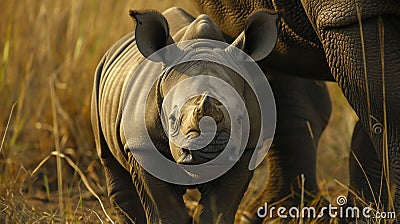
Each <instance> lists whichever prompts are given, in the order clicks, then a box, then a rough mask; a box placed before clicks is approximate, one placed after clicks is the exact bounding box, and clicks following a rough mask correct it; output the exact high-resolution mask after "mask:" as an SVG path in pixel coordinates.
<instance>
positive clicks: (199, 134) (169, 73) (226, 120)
mask: <svg viewBox="0 0 400 224" xmlns="http://www.w3.org/2000/svg"><path fill="white" fill-rule="evenodd" d="M130 15H131V17H132V18H133V19H134V21H135V22H136V29H135V36H136V44H137V48H138V50H139V51H140V53H141V54H142V55H143V56H144V57H146V58H148V59H150V60H152V61H157V62H161V63H162V64H163V68H164V69H163V71H162V74H161V76H160V82H159V84H158V85H159V89H160V90H159V94H160V96H161V98H163V99H164V102H163V105H162V109H161V110H160V111H161V112H160V118H161V120H162V122H163V126H164V129H165V134H166V136H167V137H168V139H169V147H170V153H171V155H172V157H173V159H174V160H175V162H177V163H179V164H185V165H197V164H201V163H205V162H208V161H210V160H213V159H214V158H215V157H217V156H218V155H219V154H220V153H221V152H222V151H223V150H224V149H225V147H226V145H227V143H228V141H229V140H230V138H233V139H235V141H236V142H237V143H238V144H237V145H239V146H240V141H241V138H242V135H241V134H240V133H238V132H239V131H234V133H232V131H231V126H232V124H233V123H234V122H236V123H241V122H242V121H241V119H242V117H243V116H242V115H240V113H244V112H245V111H240V112H239V115H238V116H237V117H231V116H230V113H229V111H228V109H227V107H225V106H224V104H223V103H222V102H221V101H220V100H219V99H221V98H222V99H224V102H229V105H230V107H229V108H235V109H236V108H238V110H239V108H240V106H239V105H240V101H241V102H245V104H246V106H248V105H250V104H249V102H248V101H256V98H255V97H254V94H253V95H251V94H246V93H245V92H246V91H245V89H246V85H248V84H246V82H245V80H244V79H243V78H242V77H241V76H240V75H239V74H238V73H237V72H235V71H234V70H232V69H230V68H228V67H226V66H224V65H222V64H218V63H215V62H213V61H209V60H203V58H208V57H221V55H222V57H224V55H225V56H226V57H227V58H228V59H227V58H224V60H229V57H230V54H232V49H233V48H239V49H241V50H242V51H244V52H245V53H247V54H248V55H249V56H250V57H251V58H253V60H260V59H262V58H264V57H266V56H267V55H268V54H269V53H270V52H271V51H272V49H273V48H274V46H275V42H276V39H277V34H276V19H277V16H276V15H273V14H270V13H268V12H266V11H257V12H255V13H253V14H252V15H251V16H250V17H249V19H248V22H247V25H246V28H245V30H244V31H243V32H242V33H241V34H240V35H239V36H238V37H237V38H236V39H235V40H234V42H233V43H232V44H231V45H228V47H226V48H225V49H218V46H216V45H215V44H214V42H210V41H207V40H214V41H220V42H225V43H226V40H225V39H224V35H223V33H222V32H221V30H220V29H219V28H218V26H217V25H216V24H215V23H214V22H213V21H212V20H211V19H210V18H209V17H208V16H207V15H204V14H203V15H200V16H198V17H197V18H195V19H193V20H192V21H191V22H190V23H189V24H188V25H187V26H184V27H182V28H181V29H180V30H178V31H177V32H176V33H175V34H174V35H172V34H170V31H169V25H168V22H167V20H166V19H165V18H164V16H163V15H162V14H160V13H158V12H154V11H144V12H138V11H130ZM188 40H196V41H195V42H193V41H191V42H189V43H187V41H188ZM171 44H174V45H175V48H172V49H174V52H170V51H168V50H161V51H160V49H163V48H164V47H166V46H168V45H171ZM171 46H172V45H171ZM168 49H171V48H168ZM160 52H161V53H160ZM188 55H191V57H195V58H197V59H196V60H192V61H185V62H183V63H176V65H173V66H170V64H174V63H171V62H172V61H176V60H182V58H185V57H189V56H188ZM202 57H203V58H202ZM204 77H213V78H215V80H223V81H224V82H225V83H226V84H228V85H229V86H231V87H232V88H233V89H234V90H235V92H236V93H237V94H238V95H235V96H232V95H230V94H226V93H224V92H221V89H220V88H219V87H221V88H222V89H223V88H224V87H223V86H224V85H217V84H216V82H213V81H210V79H208V78H204ZM188 80H190V81H188ZM185 81H186V82H190V84H189V86H190V87H189V88H188V87H180V84H182V83H183V82H185ZM177 86H179V87H177ZM191 92H195V93H200V94H197V95H196V94H195V95H194V96H192V97H190V98H185V99H183V98H184V96H185V95H187V94H188V93H189V95H190V93H191ZM249 95H251V96H252V97H251V99H249ZM237 96H239V99H238V98H235V97H237ZM167 98H168V100H165V99H167ZM251 105H257V104H254V102H252V103H251ZM247 110H249V109H247ZM250 110H253V111H254V112H255V114H257V115H254V116H253V118H254V119H258V120H259V117H257V116H260V115H259V113H258V112H259V111H258V110H257V109H255V108H251V109H250Z"/></svg>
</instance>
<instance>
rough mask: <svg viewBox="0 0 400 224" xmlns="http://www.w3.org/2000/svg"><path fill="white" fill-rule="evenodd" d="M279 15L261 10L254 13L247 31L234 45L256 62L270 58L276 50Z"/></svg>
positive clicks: (250, 17) (248, 21) (249, 20)
mask: <svg viewBox="0 0 400 224" xmlns="http://www.w3.org/2000/svg"><path fill="white" fill-rule="evenodd" d="M277 19H278V15H276V14H271V13H269V12H267V11H264V10H260V11H256V12H254V13H252V14H251V15H250V16H249V17H248V19H247V23H246V27H245V30H244V31H243V32H242V33H241V34H240V35H239V36H238V37H237V38H236V40H235V41H234V42H233V43H232V45H234V46H236V47H238V48H240V49H242V50H243V51H244V52H246V53H247V54H248V55H250V57H252V58H253V59H254V60H255V61H259V60H261V59H263V58H265V57H266V56H268V55H269V54H270V53H271V51H272V50H273V49H274V47H275V44H276V41H277V38H278V26H277Z"/></svg>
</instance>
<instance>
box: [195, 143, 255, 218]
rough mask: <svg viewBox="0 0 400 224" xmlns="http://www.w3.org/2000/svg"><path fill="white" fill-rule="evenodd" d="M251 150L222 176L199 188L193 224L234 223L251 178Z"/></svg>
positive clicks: (247, 150)
mask: <svg viewBox="0 0 400 224" xmlns="http://www.w3.org/2000/svg"><path fill="white" fill-rule="evenodd" d="M252 153H253V150H250V149H246V150H245V151H244V153H243V155H242V157H241V158H240V160H239V161H238V162H237V163H236V164H235V165H234V166H233V167H232V168H231V169H230V170H229V171H228V172H227V173H225V174H224V175H222V176H221V177H219V178H218V179H216V180H214V181H211V182H209V183H206V184H203V185H201V186H200V187H199V191H200V193H201V199H200V201H199V204H198V206H197V208H196V210H195V212H194V215H193V223H196V224H198V223H201V224H208V223H215V224H225V223H226V224H228V223H234V220H235V214H236V211H237V209H238V207H239V203H240V201H241V200H242V198H243V195H244V193H245V191H246V190H247V187H248V185H249V182H250V179H251V177H252V176H253V171H251V170H249V169H248V165H249V162H250V159H251V156H252Z"/></svg>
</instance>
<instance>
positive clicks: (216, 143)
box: [176, 132, 230, 165]
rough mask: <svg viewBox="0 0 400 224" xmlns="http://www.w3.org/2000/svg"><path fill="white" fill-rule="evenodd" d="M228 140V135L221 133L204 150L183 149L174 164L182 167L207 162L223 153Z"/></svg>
mask: <svg viewBox="0 0 400 224" xmlns="http://www.w3.org/2000/svg"><path fill="white" fill-rule="evenodd" d="M229 138H230V134H229V133H228V132H221V133H219V134H218V135H217V136H215V137H214V139H213V140H212V141H211V143H210V144H209V145H207V146H206V147H204V148H201V149H199V150H189V149H186V148H183V149H181V151H182V152H181V153H182V154H181V156H180V157H179V159H178V160H177V161H176V162H177V163H178V164H183V165H198V164H202V163H206V162H209V161H211V160H213V159H214V158H216V157H217V156H218V155H219V154H220V153H221V152H222V151H224V149H225V147H226V146H227V144H228V142H229Z"/></svg>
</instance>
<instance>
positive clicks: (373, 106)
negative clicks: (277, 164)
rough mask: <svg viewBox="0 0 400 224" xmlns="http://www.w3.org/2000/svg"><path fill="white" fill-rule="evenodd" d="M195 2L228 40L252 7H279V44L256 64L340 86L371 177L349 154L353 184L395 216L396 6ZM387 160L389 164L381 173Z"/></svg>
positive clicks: (399, 20) (399, 171) (399, 162)
mask: <svg viewBox="0 0 400 224" xmlns="http://www.w3.org/2000/svg"><path fill="white" fill-rule="evenodd" d="M197 3H198V7H199V8H200V11H201V12H203V13H207V14H209V15H210V16H211V18H213V19H214V20H215V21H216V23H217V24H218V25H219V26H220V27H221V29H222V31H224V33H225V34H226V35H227V36H235V34H237V33H238V32H240V30H241V29H242V27H243V22H244V21H245V19H246V18H247V15H249V14H250V13H251V12H252V11H253V10H255V9H260V8H267V9H273V10H278V11H279V10H282V18H281V20H280V22H281V27H280V36H279V39H278V44H277V46H276V47H275V49H274V51H273V52H272V54H271V55H270V56H268V57H267V58H266V59H265V60H263V61H262V62H261V66H262V67H263V69H265V70H268V71H272V72H271V73H272V75H273V76H274V75H280V73H284V74H290V75H296V76H300V77H310V78H315V79H324V80H336V81H337V83H338V84H339V86H340V87H341V89H342V91H343V93H344V95H345V96H346V98H347V99H348V101H349V103H350V104H351V106H352V107H353V108H354V110H355V111H356V113H357V115H358V116H359V118H360V123H359V124H358V125H357V127H356V128H355V133H354V138H353V143H352V146H353V147H352V149H353V151H354V154H355V155H356V156H357V157H359V158H357V159H358V160H359V161H360V162H361V164H362V166H363V169H364V171H365V172H366V174H365V175H366V176H367V177H368V179H369V180H370V181H368V180H367V179H366V178H365V175H364V173H363V171H362V170H361V168H360V166H359V165H358V163H357V162H356V158H354V157H353V155H351V157H353V158H351V159H350V170H351V173H350V178H351V180H350V182H351V186H350V187H351V188H352V189H353V190H354V191H355V192H356V193H357V194H359V195H364V197H365V199H366V200H367V201H368V202H371V203H372V204H373V205H374V206H376V203H375V201H378V198H379V196H380V191H381V190H380V189H382V197H381V202H382V205H383V206H384V209H383V211H388V209H389V208H390V207H392V208H393V207H394V208H395V211H396V212H397V215H399V213H400V188H399V187H398V186H399V185H400V116H399V114H400V66H399V64H400V26H399V24H400V1H398V0H357V1H347V0H326V1H319V0H245V1H229V0H215V1H208V0H199V1H197ZM357 11H358V12H357ZM273 70H274V71H273ZM383 80H384V81H383ZM315 101H318V102H319V99H318V98H317V99H316V100H315ZM315 103H316V102H315ZM278 107H279V105H278ZM278 114H279V112H278ZM278 124H279V118H278ZM386 152H387V153H386ZM385 159H386V161H387V164H389V167H388V169H386V170H387V172H386V173H385V174H383V176H382V170H383V164H386V162H385V161H384V160H385ZM382 178H383V180H388V183H389V186H387V184H386V183H385V181H383V182H382V181H380V180H381V179H382ZM371 180H372V181H371ZM368 182H369V183H370V184H371V188H372V192H371V188H370V187H369V186H368ZM381 182H382V183H383V184H382V185H381ZM388 187H389V188H390V189H389V190H390V191H392V192H393V194H392V197H391V198H390V197H388V195H387V192H388ZM349 197H353V195H349ZM374 198H375V199H376V200H374Z"/></svg>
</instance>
